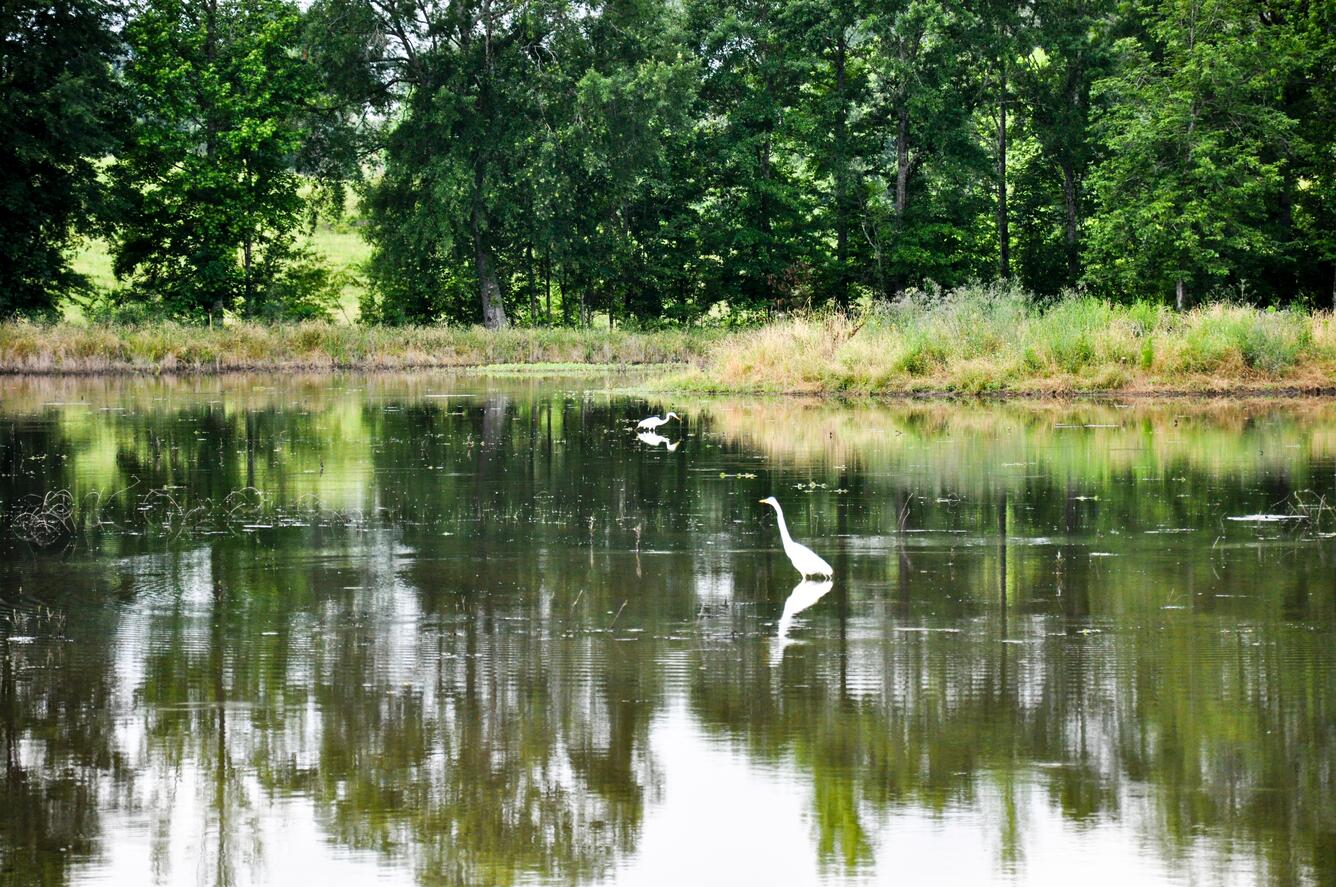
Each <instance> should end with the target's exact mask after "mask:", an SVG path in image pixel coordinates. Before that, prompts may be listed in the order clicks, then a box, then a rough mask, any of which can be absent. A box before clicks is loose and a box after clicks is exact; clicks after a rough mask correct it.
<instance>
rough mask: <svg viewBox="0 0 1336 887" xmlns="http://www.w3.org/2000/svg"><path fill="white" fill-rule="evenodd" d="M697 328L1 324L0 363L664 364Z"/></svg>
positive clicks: (697, 340) (326, 366) (17, 366)
mask: <svg viewBox="0 0 1336 887" xmlns="http://www.w3.org/2000/svg"><path fill="white" fill-rule="evenodd" d="M712 341H713V337H712V336H711V335H710V334H707V333H702V332H701V331H698V330H697V331H687V330H670V331H662V332H630V331H624V330H607V329H597V330H595V329H585V330H575V329H519V328H512V329H508V330H502V331H496V332H494V331H487V330H483V329H481V328H477V327H444V326H441V327H396V328H389V327H360V326H347V325H341V324H333V323H324V322H313V323H298V324H281V325H265V324H259V323H237V324H229V325H227V326H221V327H212V328H210V327H196V326H183V325H180V324H175V323H169V322H164V323H154V324H142V325H125V326H101V325H93V326H80V325H76V324H71V323H57V324H33V323H25V322H18V321H14V322H7V323H3V324H0V372H5V373H81V374H87V373H125V372H138V373H170V372H190V373H199V372H230V371H243V370H283V371H298V370H334V369H374V370H380V369H410V368H422V367H469V366H484V365H492V364H540V363H541V364H581V365H586V364H619V365H626V364H665V363H680V362H689V361H692V360H698V359H700V358H701V356H702V354H703V352H704V349H705V348H706V347H708V345H709V344H710V343H711V342H712Z"/></svg>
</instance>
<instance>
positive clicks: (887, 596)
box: [0, 374, 1336, 887]
mask: <svg viewBox="0 0 1336 887" xmlns="http://www.w3.org/2000/svg"><path fill="white" fill-rule="evenodd" d="M627 381H628V380H627V379H626V378H625V377H622V376H616V377H610V378H604V377H602V376H596V375H586V376H582V377H579V378H564V379H560V378H555V379H543V378H536V377H518V376H516V377H509V378H507V377H491V378H484V377H478V376H451V375H434V374H422V375H411V376H392V375H386V376H318V377H298V378H274V377H231V378H224V379H180V380H85V381H79V380H53V379H46V380H27V381H25V380H9V381H5V382H3V383H0V395H3V402H2V403H0V513H3V525H2V526H0V534H2V535H3V539H2V540H0V737H2V738H3V745H4V766H5V778H4V779H3V781H2V782H0V882H3V883H7V884H8V883H15V884H30V883H33V884H35V883H42V884H59V883H74V884H104V883H105V884H136V885H140V884H173V885H174V884H278V885H287V884H293V883H319V884H321V887H330V885H336V884H358V885H360V884H369V883H373V882H374V883H384V884H411V883H424V884H548V883H561V884H618V885H641V884H673V885H678V884H728V885H732V884H844V883H897V884H903V883H943V884H984V883H1024V884H1038V883H1064V884H1065V883H1068V882H1069V881H1070V879H1071V877H1072V876H1073V874H1076V875H1078V876H1079V877H1080V878H1081V879H1082V880H1083V882H1085V883H1114V884H1120V885H1126V884H1138V885H1140V884H1154V883H1165V884H1197V883H1211V884H1223V883H1240V884H1245V883H1246V884H1252V883H1259V882H1260V883H1274V884H1292V883H1311V884H1327V885H1330V884H1336V801H1334V800H1333V799H1336V644H1334V643H1333V642H1334V641H1336V538H1332V537H1333V534H1336V511H1333V510H1332V509H1331V508H1330V507H1329V504H1336V404H1332V403H1327V402H1319V401H1291V402H1267V403H1263V402H1249V403H1228V402H1212V403H1198V402H1188V401H1173V402H1158V403H1134V404H1117V403H1108V404H1093V403H1075V404H1070V403H1069V404H1059V405H1054V404H1042V403H1005V404H986V403H943V402H907V403H897V404H887V405H875V406H869V405H862V406H838V405H821V404H811V403H805V402H800V401H794V400H783V399H779V400H698V399H693V398H667V399H659V398H652V397H651V398H648V399H647V398H646V397H644V396H634V395H625V394H619V393H617V391H618V387H619V386H623V385H625V384H626V383H627ZM663 409H672V410H675V411H676V412H678V413H679V414H681V415H682V416H683V417H684V420H683V421H682V422H681V423H678V422H676V421H674V422H671V423H669V424H667V425H666V426H664V428H662V429H660V437H661V439H656V438H652V437H646V438H643V439H642V438H640V437H637V435H636V434H635V432H634V430H633V425H634V423H635V420H637V419H639V418H640V417H642V416H646V415H649V413H650V412H651V411H652V410H653V411H657V410H663ZM772 494H773V495H774V496H776V497H777V498H778V499H779V501H780V502H781V503H782V505H783V507H784V510H785V514H786V516H787V519H788V524H789V527H790V528H791V530H792V532H793V534H794V536H795V537H796V538H798V539H799V540H800V541H803V542H805V543H807V544H809V545H810V546H811V547H812V548H813V549H814V550H816V552H817V553H818V554H820V555H821V556H823V557H824V558H826V559H827V560H828V561H829V562H830V563H831V564H832V566H833V568H834V576H833V578H832V580H831V582H830V583H829V584H828V585H827V584H823V583H817V582H808V583H798V576H797V574H796V572H795V571H794V570H793V568H792V567H791V566H790V565H789V563H788V561H787V559H786V558H785V556H784V554H783V551H782V549H781V546H780V540H779V534H778V529H777V526H776V522H775V518H774V514H773V512H772V511H771V510H770V509H769V508H767V507H766V506H764V505H761V504H758V500H759V499H761V498H764V497H766V496H769V495H772Z"/></svg>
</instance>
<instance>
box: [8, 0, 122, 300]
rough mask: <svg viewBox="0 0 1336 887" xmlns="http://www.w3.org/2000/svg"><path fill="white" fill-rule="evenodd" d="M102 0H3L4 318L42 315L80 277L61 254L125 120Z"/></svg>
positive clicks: (84, 221) (88, 208) (91, 200)
mask: <svg viewBox="0 0 1336 887" xmlns="http://www.w3.org/2000/svg"><path fill="white" fill-rule="evenodd" d="M110 12H111V10H110V9H109V7H108V6H107V5H106V4H104V3H102V2H100V0H63V2H58V3H35V2H28V0H4V3H3V4H0V158H2V159H3V162H0V316H5V315H11V314H18V313H23V314H44V313H49V312H51V311H52V310H53V309H54V306H55V303H56V299H57V298H58V297H60V296H62V295H65V294H67V293H69V292H70V291H71V290H72V289H75V288H77V287H78V286H79V285H80V283H81V282H80V281H79V280H78V279H77V277H76V276H75V275H73V274H72V273H71V272H70V270H69V267H68V264H67V263H66V261H65V258H64V251H65V249H66V248H67V246H68V245H69V242H70V238H71V235H72V234H73V233H74V229H75V228H84V229H87V227H88V223H89V221H90V219H91V217H92V213H93V211H94V209H95V205H94V204H95V201H96V200H97V197H98V189H97V187H96V183H97V169H96V166H95V164H94V162H93V161H94V158H96V157H98V156H99V155H101V154H103V153H104V152H106V151H108V150H111V148H112V146H113V144H114V137H115V134H116V132H117V129H118V127H117V126H116V122H115V103H116V100H117V95H116V89H115V84H114V82H113V80H112V78H111V76H110V75H111V62H112V58H113V55H114V53H115V49H116V41H115V39H114V37H113V35H112V33H111V30H110V26H111V23H110Z"/></svg>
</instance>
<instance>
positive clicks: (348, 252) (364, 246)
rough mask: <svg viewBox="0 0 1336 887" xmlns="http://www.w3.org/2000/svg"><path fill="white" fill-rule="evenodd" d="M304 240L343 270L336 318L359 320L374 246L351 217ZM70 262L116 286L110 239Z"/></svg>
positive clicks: (73, 310) (70, 311) (70, 308)
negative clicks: (365, 266)
mask: <svg viewBox="0 0 1336 887" xmlns="http://www.w3.org/2000/svg"><path fill="white" fill-rule="evenodd" d="M301 242H302V243H304V244H305V245H308V246H310V247H311V248H312V249H313V250H315V252H316V253H317V254H319V255H320V256H321V257H322V258H323V259H324V264H325V267H327V268H329V269H330V270H331V271H341V272H344V285H343V288H342V289H343V292H342V297H341V298H340V300H339V307H338V309H337V310H336V311H335V312H334V320H335V321H337V322H339V323H356V322H357V318H358V313H359V303H360V301H361V298H362V293H363V291H364V289H365V284H364V278H363V275H362V273H361V267H362V263H363V262H365V261H366V259H367V257H368V256H370V255H371V246H370V244H368V243H367V242H366V241H365V240H364V239H363V238H362V236H361V235H360V234H358V233H357V229H356V227H355V224H354V223H353V222H351V221H341V222H333V223H331V222H328V221H321V222H320V223H319V224H318V225H316V228H315V230H314V231H313V232H311V233H310V234H309V235H306V236H305V237H303V238H302V241H301ZM70 264H71V265H72V266H73V268H74V270H75V271H77V272H78V273H80V274H83V275H84V276H86V277H87V278H88V279H89V280H90V281H91V282H92V283H93V285H94V286H95V287H97V288H98V289H100V290H109V289H112V288H113V287H115V286H116V276H115V274H113V273H112V268H111V253H110V251H109V250H108V245H107V242H106V241H104V240H101V239H97V238H94V239H90V240H86V241H84V242H83V243H82V244H80V245H79V247H78V248H77V249H76V250H75V251H74V253H73V255H72V256H71V261H70ZM62 312H63V314H64V317H65V319H66V320H71V321H76V322H77V321H80V320H82V319H83V310H82V308H81V307H80V306H79V304H78V303H76V302H67V303H66V304H65V305H64V306H63V307H62Z"/></svg>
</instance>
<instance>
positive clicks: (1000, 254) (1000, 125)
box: [997, 58, 1011, 278]
mask: <svg viewBox="0 0 1336 887" xmlns="http://www.w3.org/2000/svg"><path fill="white" fill-rule="evenodd" d="M999 80H1000V85H1001V93H1000V95H999V97H998V101H997V273H998V275H999V276H1001V277H1004V278H1005V277H1010V276H1011V249H1010V246H1011V233H1010V232H1009V231H1008V230H1007V62H1006V59H1005V58H1004V59H1003V60H1002V72H1001V77H1000V78H999Z"/></svg>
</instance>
